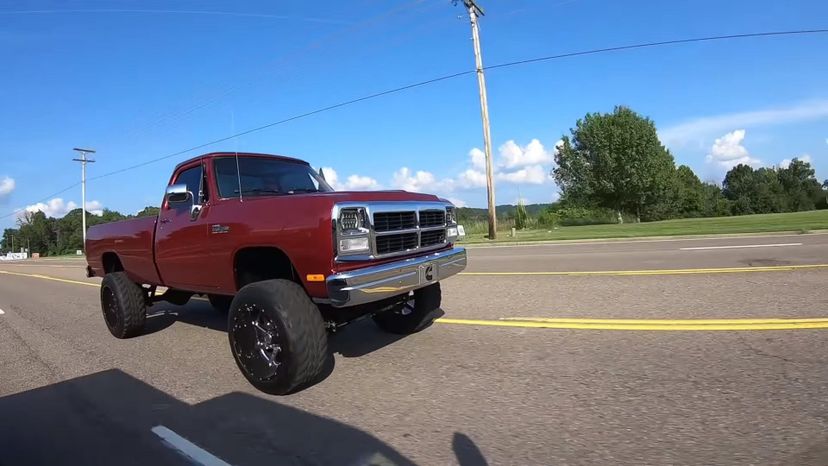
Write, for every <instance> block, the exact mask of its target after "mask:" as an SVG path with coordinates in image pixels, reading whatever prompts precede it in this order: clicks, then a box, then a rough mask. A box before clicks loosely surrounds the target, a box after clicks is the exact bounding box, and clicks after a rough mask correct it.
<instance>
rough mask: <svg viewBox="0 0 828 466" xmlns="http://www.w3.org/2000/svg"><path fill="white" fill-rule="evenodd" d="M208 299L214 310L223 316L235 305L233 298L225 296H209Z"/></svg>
mask: <svg viewBox="0 0 828 466" xmlns="http://www.w3.org/2000/svg"><path fill="white" fill-rule="evenodd" d="M207 299H208V300H209V301H210V305H211V306H213V309H215V310H216V311H218V312H219V313H221V314H227V313H228V312H230V306H231V305H232V304H233V297H232V296H227V295H223V294H208V295H207Z"/></svg>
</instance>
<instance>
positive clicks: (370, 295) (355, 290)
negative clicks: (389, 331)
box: [326, 248, 467, 307]
mask: <svg viewBox="0 0 828 466" xmlns="http://www.w3.org/2000/svg"><path fill="white" fill-rule="evenodd" d="M466 262H467V259H466V250H465V249H463V248H453V249H449V250H446V251H440V252H436V253H433V254H427V255H424V256H418V257H412V258H410V259H403V260H399V261H395V262H391V263H388V264H382V265H375V266H373V267H366V268H364V269H359V270H353V271H348V272H340V273H337V274H334V275H331V276H329V277H328V278H327V280H326V283H327V287H328V299H330V303H331V305H332V306H334V307H346V306H358V305H360V304H366V303H370V302H374V301H380V300H383V299H386V298H391V297H393V296H398V295H401V294H405V293H409V292H411V291H413V290H416V289H419V288H423V287H426V286H428V285H431V284H433V283H437V282H439V281H440V280H445V279H446V278H448V277H451V276H452V275H455V274H457V273H459V272H461V271H463V269H465V268H466ZM429 277H430V278H429Z"/></svg>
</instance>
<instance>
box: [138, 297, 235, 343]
mask: <svg viewBox="0 0 828 466" xmlns="http://www.w3.org/2000/svg"><path fill="white" fill-rule="evenodd" d="M176 322H183V323H185V324H189V325H194V326H196V327H202V328H209V329H210V330H215V331H218V332H227V315H226V314H222V313H221V312H218V311H216V310H215V309H213V306H211V305H210V303H208V302H206V301H201V300H196V299H193V300H190V302H189V303H187V304H186V305H184V306H176V305H174V304H170V303H166V302H160V303H157V304H155V305H154V306H152V307H151V308H150V309H148V311H147V323H146V326H145V327H144V334H145V335H148V334H150V333H155V332H160V331H162V330H164V329H166V328H167V327H169V326H170V325H172V324H174V323H176Z"/></svg>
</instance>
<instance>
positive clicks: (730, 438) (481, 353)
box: [0, 235, 828, 466]
mask: <svg viewBox="0 0 828 466" xmlns="http://www.w3.org/2000/svg"><path fill="white" fill-rule="evenodd" d="M688 248H690V249H688ZM699 248H716V249H699ZM469 258H470V265H469V268H468V269H467V272H468V274H465V275H462V276H458V277H455V278H452V279H450V280H447V281H446V282H444V288H443V296H444V300H443V309H444V311H445V316H444V318H443V319H442V320H441V321H439V322H437V323H435V324H434V325H433V326H432V327H430V328H429V329H427V330H425V331H423V332H421V333H418V334H416V335H412V336H409V337H405V338H396V337H392V336H388V335H385V334H383V333H381V332H379V331H378V330H377V329H375V328H374V327H373V325H372V323H371V322H369V321H362V322H359V323H356V324H354V325H352V326H351V327H348V328H346V329H344V330H343V331H342V332H341V333H338V334H336V335H334V336H332V337H331V340H330V345H331V347H332V349H333V350H334V353H335V364H334V366H333V367H332V368H331V372H330V374H329V375H328V376H327V378H326V379H325V380H324V381H322V382H321V383H320V384H318V385H316V386H313V387H310V388H308V389H306V390H304V391H302V392H299V393H297V394H294V395H290V396H287V397H272V396H268V395H264V394H261V393H259V392H257V391H255V390H254V389H252V387H250V386H249V385H248V384H247V383H246V381H245V380H244V378H243V377H242V376H241V374H240V373H239V372H238V370H237V369H236V366H235V364H234V362H233V359H232V356H231V355H230V352H229V349H228V345H227V335H226V333H225V332H224V325H225V323H224V319H223V318H222V316H220V315H218V314H217V313H215V312H214V311H213V310H212V309H211V308H210V307H209V305H208V304H207V303H205V302H203V301H197V300H194V301H191V303H190V304H188V305H187V306H183V307H178V306H172V305H164V304H159V305H156V306H155V307H154V308H153V309H152V314H153V316H152V317H151V318H150V319H149V320H148V328H147V333H146V334H145V335H142V336H140V337H137V338H133V339H130V340H116V339H114V338H112V337H111V336H110V335H109V333H108V332H107V331H106V328H105V325H104V323H103V319H102V318H101V315H100V305H99V301H98V291H97V282H98V280H96V279H86V278H84V277H83V270H82V267H81V264H82V262H80V261H72V260H55V261H52V260H41V261H38V262H25V263H0V309H2V311H3V313H2V314H0V465H4V466H10V465H25V464H159V465H160V464H192V463H191V461H189V460H187V459H186V458H185V457H184V456H182V454H181V453H180V452H178V451H176V448H177V449H179V450H181V449H183V450H186V451H189V452H190V453H191V454H194V455H197V454H201V453H204V454H208V455H211V456H209V457H202V458H201V460H202V462H203V463H204V464H211V463H209V461H224V462H226V463H228V464H234V465H247V464H298V465H306V464H336V465H358V464H378V465H386V464H399V465H402V464H424V465H425V464H428V465H431V464H461V465H475V464H487V463H488V464H516V465H528V464H543V465H550V464H658V465H661V464H828V434H826V432H828V429H826V427H828V370H827V369H826V362H828V361H826V359H828V356H826V354H828V351H827V350H828V339H826V335H828V333H826V332H828V328H807V327H806V326H805V325H804V324H803V325H802V326H801V327H795V328H792V329H789V330H756V329H754V328H752V327H751V326H752V325H754V322H765V321H767V320H768V319H806V318H823V317H824V318H828V292H826V291H825V288H824V282H825V279H826V278H828V265H826V264H828V235H795V236H767V237H741V238H715V239H694V240H680V241H665V240H655V241H646V242H645V241H637V242H620V243H619V242H598V243H594V242H590V243H583V244H575V243H568V244H553V245H536V246H527V247H524V246H519V247H504V248H475V249H472V250H470V254H469ZM527 273H528V274H527ZM561 318H572V319H582V320H583V319H606V320H607V321H608V322H623V321H617V319H639V320H640V321H642V322H650V321H653V322H655V321H654V320H653V319H658V320H660V321H663V320H667V319H670V320H676V319H682V320H694V321H703V320H707V319H729V321H728V322H735V323H734V324H728V325H733V327H732V328H728V330H725V331H712V330H706V329H702V330H695V331H671V330H669V329H664V328H659V326H660V325H661V324H659V326H654V327H653V328H651V329H647V330H641V329H635V328H625V326H626V325H627V324H626V323H625V324H612V325H615V326H616V327H617V328H615V329H613V330H596V329H594V328H576V329H573V328H533V327H532V326H531V322H538V321H542V320H543V319H553V321H554V322H557V321H556V320H555V319H561ZM448 319H456V320H457V322H453V321H451V320H448ZM504 319H505V320H504ZM508 319H519V320H508ZM532 319H534V320H532ZM744 319H754V321H746V320H744ZM515 322H516V323H517V325H519V326H517V327H508V326H502V325H501V324H503V325H506V324H508V323H515ZM579 322H581V320H579ZM584 322H588V321H585V320H584ZM739 322H744V324H741V323H739ZM554 325H557V324H554ZM757 325H758V324H757ZM792 325H794V324H792ZM796 325H800V324H796ZM665 326H667V327H669V325H665ZM587 327H588V325H587ZM648 328H649V327H648ZM188 445H189V446H188ZM193 451H195V452H196V453H193ZM199 452H201V453H199ZM205 458H206V459H205ZM212 464H222V463H215V462H214V463H212Z"/></svg>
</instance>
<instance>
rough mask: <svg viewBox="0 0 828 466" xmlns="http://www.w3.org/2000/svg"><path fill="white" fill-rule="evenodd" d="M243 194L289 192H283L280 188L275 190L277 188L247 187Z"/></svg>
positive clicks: (237, 191) (236, 191)
mask: <svg viewBox="0 0 828 466" xmlns="http://www.w3.org/2000/svg"><path fill="white" fill-rule="evenodd" d="M235 193H236V194H238V193H239V190H238V189H236V190H235ZM242 194H287V193H283V192H282V191H278V190H275V189H260V188H256V189H245V190H243V191H242Z"/></svg>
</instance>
